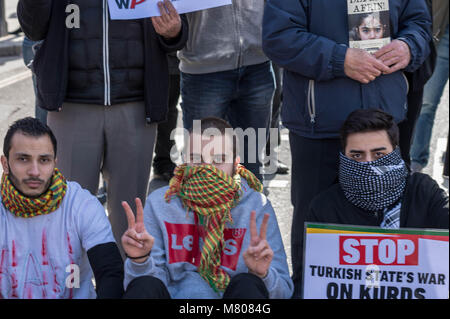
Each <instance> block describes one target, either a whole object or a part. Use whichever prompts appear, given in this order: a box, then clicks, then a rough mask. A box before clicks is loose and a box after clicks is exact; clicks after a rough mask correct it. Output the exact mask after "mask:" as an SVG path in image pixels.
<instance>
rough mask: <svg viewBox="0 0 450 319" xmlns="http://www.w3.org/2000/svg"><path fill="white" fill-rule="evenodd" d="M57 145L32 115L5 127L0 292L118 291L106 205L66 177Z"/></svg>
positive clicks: (119, 265) (119, 274)
mask: <svg viewBox="0 0 450 319" xmlns="http://www.w3.org/2000/svg"><path fill="white" fill-rule="evenodd" d="M56 149H57V143H56V139H55V136H54V135H53V133H52V131H51V130H50V128H49V127H48V126H47V125H45V124H42V123H41V122H40V121H39V120H37V119H34V118H31V117H28V118H24V119H21V120H18V121H16V122H15V123H13V124H12V125H11V126H10V128H9V130H8V132H7V133H6V136H5V139H4V144H3V154H4V155H3V156H2V157H1V163H2V167H3V176H2V180H1V204H0V299H6V298H8V299H9V298H27V299H30V298H36V299H47V298H48V299H55V298H82V299H87V298H96V297H97V298H121V297H122V294H123V262H122V259H121V256H120V253H119V250H118V248H117V245H116V243H115V241H114V237H113V235H112V231H111V226H110V224H109V221H108V218H107V216H106V214H105V210H104V209H103V206H102V205H101V204H100V203H99V202H98V200H97V198H96V197H94V196H93V195H91V194H90V193H89V191H87V190H84V189H82V188H81V187H80V185H79V184H78V183H76V182H71V181H66V180H65V178H64V177H63V176H62V175H61V173H60V172H59V170H58V169H57V168H56V161H57V160H56ZM92 275H94V276H95V281H96V289H95V290H94V286H93V284H92Z"/></svg>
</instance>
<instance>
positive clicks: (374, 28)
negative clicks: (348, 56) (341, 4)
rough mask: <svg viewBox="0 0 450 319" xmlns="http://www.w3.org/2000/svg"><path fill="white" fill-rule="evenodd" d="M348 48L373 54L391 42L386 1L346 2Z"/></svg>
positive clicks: (350, 0)
mask: <svg viewBox="0 0 450 319" xmlns="http://www.w3.org/2000/svg"><path fill="white" fill-rule="evenodd" d="M347 10H348V27H349V40H350V41H349V47H350V48H355V49H363V50H366V51H367V52H369V53H374V52H376V51H378V50H379V49H380V48H382V47H383V46H385V45H386V44H388V43H389V42H391V33H390V22H389V1H388V0H363V1H361V0H347Z"/></svg>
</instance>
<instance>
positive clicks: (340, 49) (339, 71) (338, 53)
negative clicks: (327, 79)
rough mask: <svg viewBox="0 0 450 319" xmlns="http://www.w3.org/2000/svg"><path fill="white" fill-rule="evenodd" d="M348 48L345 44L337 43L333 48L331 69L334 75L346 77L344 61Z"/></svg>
mask: <svg viewBox="0 0 450 319" xmlns="http://www.w3.org/2000/svg"><path fill="white" fill-rule="evenodd" d="M347 49H348V48H347V46H346V45H344V44H336V45H335V47H334V49H333V55H332V56H331V67H332V70H331V71H332V73H333V76H334V77H345V72H344V63H345V55H346V53H347Z"/></svg>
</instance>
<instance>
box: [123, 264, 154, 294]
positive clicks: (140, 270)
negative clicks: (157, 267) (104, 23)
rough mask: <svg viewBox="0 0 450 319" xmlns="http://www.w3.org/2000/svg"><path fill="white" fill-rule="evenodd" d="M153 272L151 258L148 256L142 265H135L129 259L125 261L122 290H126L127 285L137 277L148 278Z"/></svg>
mask: <svg viewBox="0 0 450 319" xmlns="http://www.w3.org/2000/svg"><path fill="white" fill-rule="evenodd" d="M152 270H153V258H152V256H150V257H149V258H148V259H147V260H146V261H145V262H143V263H140V264H138V263H135V262H134V261H132V260H131V259H129V258H127V259H126V260H125V279H124V288H125V289H127V287H128V284H129V283H130V282H131V281H132V280H133V279H135V278H137V277H142V276H148V275H150V274H151V273H152Z"/></svg>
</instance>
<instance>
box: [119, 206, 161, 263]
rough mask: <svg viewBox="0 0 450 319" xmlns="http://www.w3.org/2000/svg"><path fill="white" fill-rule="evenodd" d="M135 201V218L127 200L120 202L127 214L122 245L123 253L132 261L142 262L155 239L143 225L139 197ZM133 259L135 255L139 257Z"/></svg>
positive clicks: (142, 211) (142, 209)
mask: <svg viewBox="0 0 450 319" xmlns="http://www.w3.org/2000/svg"><path fill="white" fill-rule="evenodd" d="M135 202H136V218H135V217H134V214H133V210H132V209H131V208H130V206H129V205H128V203H127V202H122V207H123V209H124V210H125V213H126V214H127V219H128V229H127V231H126V232H125V233H124V234H123V236H122V247H123V249H124V250H125V253H126V254H127V255H128V256H129V257H131V259H133V261H134V262H137V263H143V262H145V261H146V260H147V258H148V255H149V254H150V251H151V250H152V247H153V243H154V242H155V239H154V238H153V236H152V235H150V234H149V233H147V231H146V230H145V225H144V208H143V207H142V202H141V200H140V199H139V198H136V199H135ZM141 256H144V257H142V258H138V259H135V257H141Z"/></svg>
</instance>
